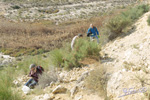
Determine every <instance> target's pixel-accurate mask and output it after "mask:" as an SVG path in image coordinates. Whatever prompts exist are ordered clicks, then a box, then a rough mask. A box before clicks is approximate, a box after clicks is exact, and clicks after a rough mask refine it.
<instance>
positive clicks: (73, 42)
mask: <svg viewBox="0 0 150 100" xmlns="http://www.w3.org/2000/svg"><path fill="white" fill-rule="evenodd" d="M80 37H83V35H82V34H78V35H77V36H75V37H73V39H72V41H71V49H72V50H73V46H74V44H75V40H76V39H77V38H80Z"/></svg>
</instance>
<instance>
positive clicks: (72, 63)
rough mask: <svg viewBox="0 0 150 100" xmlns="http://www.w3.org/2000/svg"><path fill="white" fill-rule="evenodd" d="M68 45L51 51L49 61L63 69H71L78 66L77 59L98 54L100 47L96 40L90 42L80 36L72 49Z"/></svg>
mask: <svg viewBox="0 0 150 100" xmlns="http://www.w3.org/2000/svg"><path fill="white" fill-rule="evenodd" d="M69 48H70V45H67V46H65V47H63V48H62V49H59V50H58V49H56V50H54V51H52V52H51V53H52V57H51V61H52V62H53V64H54V66H56V67H64V68H65V69H72V68H74V67H80V66H81V64H80V63H79V61H81V60H82V59H84V58H85V57H90V56H96V57H97V56H99V52H100V47H99V46H98V44H97V43H96V42H90V41H89V40H88V39H85V38H82V39H78V40H77V41H76V44H75V45H74V50H72V51H71V50H70V49H69Z"/></svg>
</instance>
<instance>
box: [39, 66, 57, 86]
mask: <svg viewBox="0 0 150 100" xmlns="http://www.w3.org/2000/svg"><path fill="white" fill-rule="evenodd" d="M57 80H58V73H57V72H56V71H55V70H54V69H51V70H50V71H49V72H44V73H43V74H42V75H41V76H40V77H39V82H38V83H39V87H40V88H45V87H46V86H49V85H50V83H51V82H56V81H57Z"/></svg>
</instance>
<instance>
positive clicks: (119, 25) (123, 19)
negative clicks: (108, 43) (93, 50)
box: [107, 4, 149, 40]
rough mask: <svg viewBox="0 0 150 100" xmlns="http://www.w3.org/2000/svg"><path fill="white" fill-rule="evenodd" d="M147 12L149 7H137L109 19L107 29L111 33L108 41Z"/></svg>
mask: <svg viewBox="0 0 150 100" xmlns="http://www.w3.org/2000/svg"><path fill="white" fill-rule="evenodd" d="M148 11H149V5H144V4H143V5H138V6H135V7H133V8H129V9H128V10H126V11H124V12H122V13H121V14H119V15H117V16H116V17H114V18H112V19H110V21H109V22H108V24H107V28H108V29H109V30H110V31H111V35H110V37H109V39H110V40H112V39H114V38H116V37H117V36H119V35H120V34H121V33H123V30H124V29H126V27H128V26H130V25H131V24H132V23H133V22H134V21H135V20H136V19H138V18H139V17H140V16H142V15H143V14H144V13H146V12H148Z"/></svg>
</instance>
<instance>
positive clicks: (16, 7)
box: [12, 5, 20, 9]
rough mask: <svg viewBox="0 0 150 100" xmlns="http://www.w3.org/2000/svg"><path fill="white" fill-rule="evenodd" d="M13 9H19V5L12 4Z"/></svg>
mask: <svg viewBox="0 0 150 100" xmlns="http://www.w3.org/2000/svg"><path fill="white" fill-rule="evenodd" d="M12 8H13V9H20V6H18V5H15V6H12Z"/></svg>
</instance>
